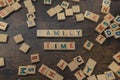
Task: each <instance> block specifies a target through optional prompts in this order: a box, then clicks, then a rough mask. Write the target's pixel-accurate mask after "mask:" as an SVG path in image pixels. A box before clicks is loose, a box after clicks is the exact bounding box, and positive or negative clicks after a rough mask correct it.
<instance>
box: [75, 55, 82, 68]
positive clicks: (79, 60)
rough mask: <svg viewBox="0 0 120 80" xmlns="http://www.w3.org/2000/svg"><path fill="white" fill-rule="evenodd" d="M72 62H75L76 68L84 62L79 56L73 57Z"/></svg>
mask: <svg viewBox="0 0 120 80" xmlns="http://www.w3.org/2000/svg"><path fill="white" fill-rule="evenodd" d="M73 61H75V62H76V64H77V65H78V66H79V65H81V64H83V63H84V60H83V58H82V57H81V56H77V57H75V58H74V59H73Z"/></svg>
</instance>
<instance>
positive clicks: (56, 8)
mask: <svg viewBox="0 0 120 80" xmlns="http://www.w3.org/2000/svg"><path fill="white" fill-rule="evenodd" d="M54 10H55V12H56V13H59V12H61V11H63V8H62V7H61V6H60V5H59V4H58V5H57V6H55V7H54Z"/></svg>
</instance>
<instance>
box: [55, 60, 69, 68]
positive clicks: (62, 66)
mask: <svg viewBox="0 0 120 80" xmlns="http://www.w3.org/2000/svg"><path fill="white" fill-rule="evenodd" d="M67 65H68V63H67V62H66V61H64V60H63V59H61V60H60V61H59V62H58V64H57V67H59V68H60V69H61V70H64V69H65V68H66V67H67Z"/></svg>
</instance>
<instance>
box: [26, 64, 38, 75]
mask: <svg viewBox="0 0 120 80" xmlns="http://www.w3.org/2000/svg"><path fill="white" fill-rule="evenodd" d="M27 74H36V65H27Z"/></svg>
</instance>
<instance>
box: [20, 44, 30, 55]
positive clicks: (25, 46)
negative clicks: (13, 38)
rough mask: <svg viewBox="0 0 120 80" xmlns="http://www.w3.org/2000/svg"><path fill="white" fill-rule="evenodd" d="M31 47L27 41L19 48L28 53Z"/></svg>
mask: <svg viewBox="0 0 120 80" xmlns="http://www.w3.org/2000/svg"><path fill="white" fill-rule="evenodd" d="M29 49H30V46H29V45H28V44H26V43H23V44H22V45H21V46H20V48H19V50H20V51H22V52H23V53H27V52H28V50H29Z"/></svg>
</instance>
